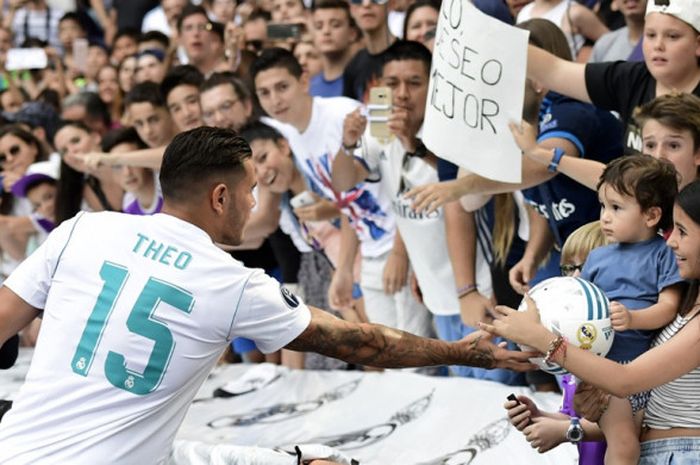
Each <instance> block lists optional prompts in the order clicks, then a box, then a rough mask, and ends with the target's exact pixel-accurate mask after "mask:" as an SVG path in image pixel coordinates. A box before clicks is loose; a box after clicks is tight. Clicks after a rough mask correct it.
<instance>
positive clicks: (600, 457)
mask: <svg viewBox="0 0 700 465" xmlns="http://www.w3.org/2000/svg"><path fill="white" fill-rule="evenodd" d="M561 389H562V393H563V400H562V406H561V409H560V410H559V411H560V412H561V413H563V414H565V415H568V416H570V417H572V416H578V415H577V414H576V412H575V411H574V394H576V378H574V376H573V375H564V376H562V379H561ZM577 447H578V463H579V465H604V464H605V449H606V448H607V444H606V443H605V442H604V441H584V442H581V443H579V444H578V445H577Z"/></svg>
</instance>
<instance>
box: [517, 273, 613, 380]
mask: <svg viewBox="0 0 700 465" xmlns="http://www.w3.org/2000/svg"><path fill="white" fill-rule="evenodd" d="M530 297H532V300H534V301H535V303H536V304H537V308H538V309H539V311H540V320H541V321H542V325H543V326H544V327H545V328H547V329H549V330H550V331H552V332H553V333H554V334H556V335H558V336H564V337H565V338H566V339H567V341H568V342H569V344H571V345H574V346H577V347H580V348H582V349H585V350H589V351H591V352H593V353H594V354H596V355H600V356H603V357H604V356H605V355H607V353H608V351H609V350H610V347H612V343H613V337H614V333H615V332H614V330H613V328H612V324H611V322H610V302H609V301H608V298H607V297H606V296H605V294H604V293H603V291H602V290H600V288H599V287H598V286H596V285H595V284H593V283H591V282H588V281H586V280H585V279H581V278H573V277H556V278H550V279H547V280H545V281H542V282H541V283H539V284H537V285H536V286H535V287H533V288H532V289H531V290H530ZM525 310H527V302H526V301H525V299H523V301H522V302H521V303H520V306H519V307H518V311H525ZM520 348H521V349H522V350H524V351H528V350H532V349H531V348H530V347H527V346H523V345H521V346H520ZM530 361H531V362H532V363H535V364H537V365H538V366H539V367H540V368H541V369H542V370H544V371H546V372H547V373H551V374H554V375H563V374H566V373H567V371H566V370H565V369H563V368H562V367H560V366H559V365H557V364H555V363H547V362H545V361H544V356H542V357H537V358H531V359H530Z"/></svg>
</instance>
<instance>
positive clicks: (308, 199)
mask: <svg viewBox="0 0 700 465" xmlns="http://www.w3.org/2000/svg"><path fill="white" fill-rule="evenodd" d="M315 203H316V199H315V198H314V196H313V195H312V194H311V192H309V191H304V192H302V193H301V194H297V195H295V196H294V197H292V198H291V199H290V200H289V205H291V206H292V208H301V207H306V206H308V205H313V204H315Z"/></svg>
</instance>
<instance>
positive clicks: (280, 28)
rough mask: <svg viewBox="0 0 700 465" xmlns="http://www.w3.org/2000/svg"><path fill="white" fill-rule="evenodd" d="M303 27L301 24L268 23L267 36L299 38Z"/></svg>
mask: <svg viewBox="0 0 700 465" xmlns="http://www.w3.org/2000/svg"><path fill="white" fill-rule="evenodd" d="M301 29H302V25H301V24H275V23H272V24H268V25H267V38H268V39H273V40H279V39H298V38H299V37H301V32H302V30H301Z"/></svg>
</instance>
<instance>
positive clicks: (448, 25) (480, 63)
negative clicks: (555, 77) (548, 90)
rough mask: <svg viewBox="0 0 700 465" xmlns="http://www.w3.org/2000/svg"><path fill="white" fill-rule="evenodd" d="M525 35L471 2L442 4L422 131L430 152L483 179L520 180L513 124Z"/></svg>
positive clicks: (521, 90) (521, 89)
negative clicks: (512, 129) (488, 14)
mask: <svg viewBox="0 0 700 465" xmlns="http://www.w3.org/2000/svg"><path fill="white" fill-rule="evenodd" d="M528 35H529V33H528V31H525V30H522V29H518V28H514V27H512V26H508V25H506V24H504V23H502V22H500V21H498V20H496V19H494V18H491V17H490V16H487V15H485V14H484V13H482V12H480V11H479V10H478V9H477V8H476V7H475V6H474V5H473V4H472V3H471V2H470V1H468V0H444V1H443V2H442V7H441V9H440V19H439V21H438V27H437V35H436V37H435V49H434V52H433V63H432V69H431V73H430V87H429V92H428V99H427V102H426V110H425V121H424V126H423V128H424V129H423V142H424V143H425V145H426V146H427V147H428V148H429V149H430V151H431V152H433V153H435V154H436V155H438V156H439V157H442V158H445V159H447V160H449V161H451V162H453V163H456V164H457V165H459V166H461V167H463V168H466V169H467V170H469V171H472V172H474V173H476V174H479V175H481V176H483V177H486V178H489V179H494V180H497V181H503V182H514V183H517V182H520V180H521V157H522V155H521V153H520V149H518V147H517V145H516V144H515V142H514V141H513V138H512V136H511V134H510V131H509V130H508V122H509V121H520V120H521V116H522V109H523V98H524V94H525V67H526V63H527V40H528Z"/></svg>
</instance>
